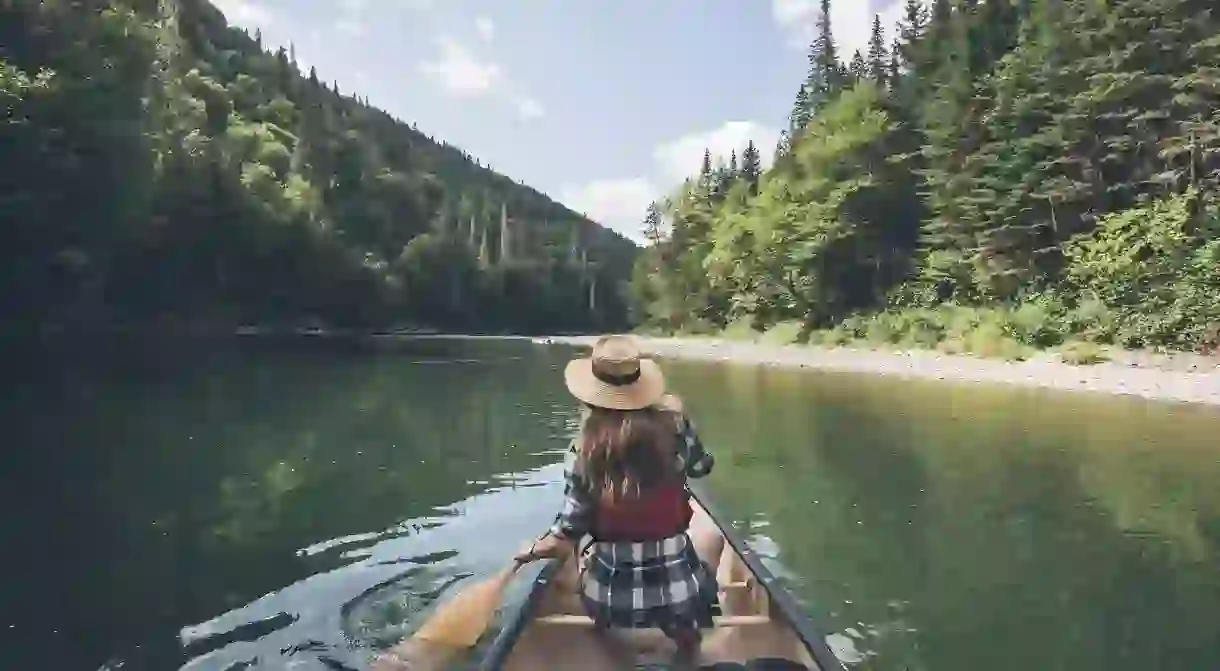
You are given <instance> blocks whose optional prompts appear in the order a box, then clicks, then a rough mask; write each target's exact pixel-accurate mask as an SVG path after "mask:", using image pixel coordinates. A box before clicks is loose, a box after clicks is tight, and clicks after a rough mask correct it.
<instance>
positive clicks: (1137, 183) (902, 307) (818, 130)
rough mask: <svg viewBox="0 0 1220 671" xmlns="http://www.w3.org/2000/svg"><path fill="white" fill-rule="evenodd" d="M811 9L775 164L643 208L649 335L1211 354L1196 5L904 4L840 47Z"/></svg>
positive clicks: (1195, 0) (1054, 1) (1217, 305)
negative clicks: (855, 46) (901, 11)
mask: <svg viewBox="0 0 1220 671" xmlns="http://www.w3.org/2000/svg"><path fill="white" fill-rule="evenodd" d="M838 1H840V2H855V1H857V0H838ZM829 9H830V3H829V0H822V3H821V17H820V20H819V26H818V30H817V36H816V38H815V39H814V41H813V43H812V45H811V46H810V48H809V53H808V60H809V69H808V75H807V77H806V79H805V81H803V82H801V83H800V85H799V87H798V86H795V85H794V87H793V88H794V89H796V91H797V93H796V98H795V102H794V105H793V109H792V111H791V117H790V120H789V128H788V130H787V131H786V132H785V133H784V134H783V137H782V139H781V142H780V146H778V147H777V148H776V158H775V161H774V164H773V165H772V166H770V167H769V168H768V169H767V170H765V171H762V172H760V170H759V169H758V163H757V152H756V151H755V150H754V149H753V148H752V147H750V148H745V152H744V153H746V154H748V155H749V156H748V157H743V160H741V161H738V160H737V156H736V154H734V156H733V161H732V163H730V164H729V165H727V166H726V165H712V161H711V160H710V156H709V157H708V158H707V160H705V161H704V165H703V169H702V171H701V173H700V174H699V175H698V176H697V177H694V178H692V179H690V180H688V181H687V182H686V183H685V184H684V185H683V187H682V188H681V189H680V190H678V191H677V192H675V193H674V194H672V196H671V197H669V198H668V199H666V200H665V201H664V202H658V203H655V204H654V205H653V206H652V207H651V208H649V211H648V214H647V217H646V219H645V221H644V230H645V232H646V234H647V235H648V236H649V237H651V238H652V239H653V243H654V244H652V245H651V246H650V248H649V251H648V252H647V253H646V254H641V256H640V258H639V259H637V266H636V270H635V277H634V280H633V291H634V295H635V304H636V307H637V309H638V310H639V318H640V320H641V321H643V322H644V324H645V325H646V326H647V327H648V328H651V329H654V330H663V331H669V332H686V333H716V332H725V333H727V334H733V335H736V336H741V337H746V338H752V337H756V336H757V335H758V334H760V333H761V334H763V335H762V337H764V338H767V337H770V338H771V339H772V340H774V341H779V342H792V341H799V340H810V341H813V342H817V343H835V344H840V343H847V342H850V341H853V340H857V339H867V340H869V341H872V342H874V343H878V344H891V345H899V346H906V347H914V346H924V347H934V346H935V347H940V348H942V349H945V350H947V351H958V352H961V351H965V352H974V353H979V354H986V355H1000V356H1012V357H1017V358H1020V357H1021V356H1024V353H1027V352H1029V351H1031V350H1032V349H1034V348H1044V347H1054V346H1061V347H1062V348H1063V349H1064V350H1065V351H1066V350H1069V349H1077V350H1081V351H1087V350H1089V349H1093V350H1094V351H1097V347H1098V345H1099V344H1106V345H1114V346H1122V347H1128V348H1150V347H1163V348H1169V349H1179V350H1199V351H1210V350H1213V349H1214V348H1215V347H1216V346H1217V345H1220V215H1218V204H1220V203H1218V199H1217V196H1218V195H1220V7H1217V6H1215V4H1214V2H1213V0H1110V1H1107V2H1098V1H1096V0H935V1H934V2H931V3H929V4H927V5H925V4H924V3H921V2H919V0H908V2H907V3H906V8H905V16H904V18H903V20H902V21H901V22H900V23H899V24H898V25H897V26H895V27H894V28H893V29H891V31H890V33H889V35H887V34H886V29H885V27H884V26H882V25H881V21H880V19H879V18H878V19H876V20H875V21H874V26H873V33H872V36H871V40H870V42H869V46H868V49H867V53H860V52H857V53H855V54H852V55H850V57H848V55H846V54H840V53H838V51H837V50H836V45H835V40H834V33H833V29H832V28H833V27H832V26H831V22H830V19H829V16H830V12H829Z"/></svg>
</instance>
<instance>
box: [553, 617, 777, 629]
mask: <svg viewBox="0 0 1220 671" xmlns="http://www.w3.org/2000/svg"><path fill="white" fill-rule="evenodd" d="M712 620H713V621H714V622H715V623H716V628H717V629H722V628H725V627H748V626H751V625H760V624H767V623H769V622H771V618H770V617H767V616H766V615H724V616H721V617H716V618H712ZM535 621H536V622H537V623H538V624H554V625H568V626H575V627H592V626H593V620H592V618H590V617H589V616H588V615H570V614H559V615H543V616H542V617H539V618H538V619H537V620H535Z"/></svg>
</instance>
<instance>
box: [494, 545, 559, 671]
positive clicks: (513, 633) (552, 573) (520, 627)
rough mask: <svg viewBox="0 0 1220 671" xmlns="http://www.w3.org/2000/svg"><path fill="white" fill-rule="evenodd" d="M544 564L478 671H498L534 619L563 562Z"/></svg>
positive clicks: (556, 561) (497, 635) (548, 560)
mask: <svg viewBox="0 0 1220 671" xmlns="http://www.w3.org/2000/svg"><path fill="white" fill-rule="evenodd" d="M543 561H544V562H546V564H545V565H544V566H543V567H542V570H541V571H539V572H538V574H537V575H536V576H534V582H533V584H532V585H531V586H530V591H529V593H528V594H527V595H526V597H525V599H523V600H522V602H521V605H520V606H518V607H517V608H516V609H515V610H514V611H513V612H512V614H511V615H509V617H508V621H507V622H505V624H504V628H503V629H501V630H500V632H499V633H498V634H496V638H495V640H494V641H492V644H491V647H490V648H488V650H487V653H486V654H484V655H483V659H482V660H480V661H479V665H478V667H476V668H477V669H478V670H479V671H499V669H500V667H501V666H503V665H504V662H505V661H507V660H508V656H509V655H511V654H512V652H513V646H515V645H516V644H517V641H518V640H519V639H520V638H521V633H522V632H524V631H525V628H526V627H527V626H529V624H530V621H531V620H533V619H534V608H535V607H536V606H537V605H538V602H539V601H541V600H542V597H543V596H544V595H545V593H546V590H547V587H549V586H550V584H551V582H552V581H554V579H555V577H556V575H558V573H559V569H561V568H563V564H564V562H562V561H560V560H558V559H544V560H543Z"/></svg>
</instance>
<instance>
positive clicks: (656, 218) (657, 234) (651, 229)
mask: <svg viewBox="0 0 1220 671" xmlns="http://www.w3.org/2000/svg"><path fill="white" fill-rule="evenodd" d="M643 231H644V237H645V238H648V241H649V242H651V243H652V244H653V245H657V246H659V245H660V244H661V207H660V206H659V205H657V202H656V201H653V202H651V203H649V204H648V211H647V212H646V213H645V214H644V226H643Z"/></svg>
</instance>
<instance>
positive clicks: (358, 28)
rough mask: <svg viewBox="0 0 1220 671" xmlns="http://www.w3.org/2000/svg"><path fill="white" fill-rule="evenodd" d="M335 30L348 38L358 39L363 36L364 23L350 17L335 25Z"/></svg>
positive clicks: (340, 20)
mask: <svg viewBox="0 0 1220 671" xmlns="http://www.w3.org/2000/svg"><path fill="white" fill-rule="evenodd" d="M335 30H337V31H339V32H341V33H343V34H344V35H347V36H349V37H360V36H361V35H363V34H364V22H362V21H360V20H359V19H356V18H351V17H346V18H342V19H339V21H338V22H336V23H335Z"/></svg>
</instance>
